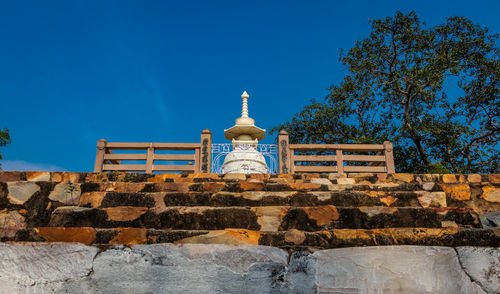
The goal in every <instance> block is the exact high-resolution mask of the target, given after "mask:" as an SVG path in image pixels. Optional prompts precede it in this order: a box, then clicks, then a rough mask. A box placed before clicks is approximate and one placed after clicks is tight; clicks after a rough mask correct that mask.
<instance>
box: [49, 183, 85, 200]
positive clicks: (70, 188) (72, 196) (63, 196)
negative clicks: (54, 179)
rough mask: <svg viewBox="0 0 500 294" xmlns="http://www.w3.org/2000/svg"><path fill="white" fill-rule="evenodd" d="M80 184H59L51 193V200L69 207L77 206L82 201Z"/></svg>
mask: <svg viewBox="0 0 500 294" xmlns="http://www.w3.org/2000/svg"><path fill="white" fill-rule="evenodd" d="M81 193H82V190H81V189H80V184H73V183H71V182H63V183H59V184H57V185H56V186H55V187H54V190H52V192H50V195H49V199H50V200H52V201H59V202H61V203H64V204H68V205H75V204H77V203H78V199H80V194H81Z"/></svg>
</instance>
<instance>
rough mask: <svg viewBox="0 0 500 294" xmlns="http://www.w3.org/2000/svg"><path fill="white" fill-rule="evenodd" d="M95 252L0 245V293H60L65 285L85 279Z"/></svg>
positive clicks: (58, 245)
mask: <svg viewBox="0 0 500 294" xmlns="http://www.w3.org/2000/svg"><path fill="white" fill-rule="evenodd" d="M98 251H99V250H98V249H97V248H96V247H90V246H85V245H83V244H78V243H22V244H19V243H14V244H7V243H0V256H1V257H2V258H0V285H1V287H0V289H1V290H0V292H2V293H27V292H28V293H29V292H35V293H53V292H59V293H61V292H64V290H62V289H61V286H62V285H64V284H65V283H72V282H81V281H83V280H84V279H86V278H88V276H89V274H90V273H91V272H92V262H93V260H94V257H95V256H96V254H97V252H98ZM74 289H75V288H74ZM74 289H73V290H74ZM68 291H69V292H71V291H70V289H68ZM80 291H82V292H85V291H83V289H80Z"/></svg>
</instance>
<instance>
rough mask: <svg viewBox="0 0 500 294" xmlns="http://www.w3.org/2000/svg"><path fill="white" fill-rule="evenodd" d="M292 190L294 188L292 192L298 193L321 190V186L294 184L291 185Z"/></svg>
mask: <svg viewBox="0 0 500 294" xmlns="http://www.w3.org/2000/svg"><path fill="white" fill-rule="evenodd" d="M290 188H292V190H298V191H311V190H315V189H319V188H321V185H320V184H314V183H294V184H291V185H290Z"/></svg>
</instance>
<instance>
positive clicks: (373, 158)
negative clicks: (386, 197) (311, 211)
mask: <svg viewBox="0 0 500 294" xmlns="http://www.w3.org/2000/svg"><path fill="white" fill-rule="evenodd" d="M392 149H393V147H392V143H391V142H389V141H386V142H384V144H381V145H376V144H289V135H288V133H287V132H286V131H281V132H280V133H279V135H278V150H279V151H278V152H279V154H278V157H279V158H278V160H279V167H280V173H290V174H294V173H346V172H360V173H363V172H364V173H395V169H394V157H393V151H392ZM301 151H302V152H301ZM296 152H301V153H306V152H314V153H318V152H324V153H330V155H310V154H309V155H307V154H296ZM368 152H369V153H375V154H372V155H367V154H366V153H368ZM345 153H349V154H345ZM351 153H364V154H351ZM297 162H300V163H305V165H296V163H297ZM350 162H365V163H367V165H362V166H360V165H349V163H350ZM309 163H313V164H311V165H308V164H309ZM318 163H319V164H318ZM325 163H326V165H325ZM346 163H347V165H346ZM334 164H335V165H334Z"/></svg>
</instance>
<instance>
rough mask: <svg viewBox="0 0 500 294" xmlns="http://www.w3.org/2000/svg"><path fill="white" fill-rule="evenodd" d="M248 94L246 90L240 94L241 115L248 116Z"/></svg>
mask: <svg viewBox="0 0 500 294" xmlns="http://www.w3.org/2000/svg"><path fill="white" fill-rule="evenodd" d="M249 97H250V96H248V93H247V91H244V92H243V94H241V99H242V100H243V104H242V106H241V117H248V98H249Z"/></svg>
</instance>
